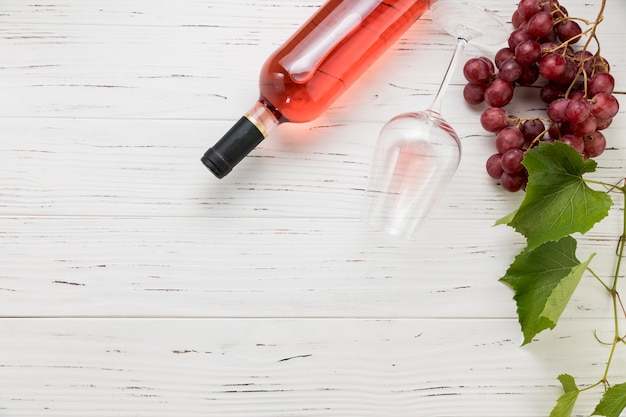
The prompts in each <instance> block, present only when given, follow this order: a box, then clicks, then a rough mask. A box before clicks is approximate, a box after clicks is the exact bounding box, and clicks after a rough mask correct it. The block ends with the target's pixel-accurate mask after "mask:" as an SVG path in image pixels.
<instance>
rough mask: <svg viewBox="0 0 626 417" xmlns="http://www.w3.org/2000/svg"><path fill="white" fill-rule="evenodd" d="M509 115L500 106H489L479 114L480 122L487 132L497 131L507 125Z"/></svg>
mask: <svg viewBox="0 0 626 417" xmlns="http://www.w3.org/2000/svg"><path fill="white" fill-rule="evenodd" d="M508 118H509V115H508V114H507V113H506V111H504V110H503V109H501V108H498V107H489V108H488V109H486V110H485V111H484V112H483V113H482V114H481V115H480V124H481V125H482V127H483V129H485V130H486V131H487V132H499V131H501V130H502V129H504V128H505V127H507V126H508V124H509V122H508Z"/></svg>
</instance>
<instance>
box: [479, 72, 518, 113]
mask: <svg viewBox="0 0 626 417" xmlns="http://www.w3.org/2000/svg"><path fill="white" fill-rule="evenodd" d="M513 92H514V87H513V84H512V83H511V82H509V81H507V80H505V79H502V78H497V79H495V80H493V82H492V83H491V84H489V85H488V86H487V89H486V90H485V101H486V102H487V104H488V105H490V106H491V107H504V106H506V105H507V104H509V102H510V101H511V99H512V98H513Z"/></svg>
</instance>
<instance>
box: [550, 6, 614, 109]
mask: <svg viewBox="0 0 626 417" xmlns="http://www.w3.org/2000/svg"><path fill="white" fill-rule="evenodd" d="M605 8H606V0H602V4H601V5H600V10H599V11H598V15H597V16H596V20H595V21H593V22H589V21H586V20H584V19H579V20H582V21H584V22H585V23H586V24H587V25H591V28H589V29H587V30H585V31H584V32H583V33H581V34H580V36H578V37H575V38H572V39H570V40H569V41H567V42H565V43H564V45H566V47H565V49H564V51H565V50H566V49H567V45H569V43H570V41H574V42H576V41H578V40H579V39H580V37H581V36H582V35H587V34H588V35H589V37H588V39H587V41H586V42H585V45H584V46H583V49H582V54H581V56H585V53H586V52H587V49H589V45H591V41H592V40H593V41H595V43H596V46H597V51H596V55H595V56H599V55H600V41H599V40H598V36H597V34H596V33H597V30H598V26H599V25H600V23H602V21H603V20H604V9H605ZM568 18H569V17H568ZM561 46H562V45H561ZM595 56H593V57H591V58H584V59H582V60H581V61H580V63H579V65H578V71H577V73H576V76H575V77H574V80H576V79H578V77H579V76H580V75H582V76H583V85H584V91H585V97H586V96H587V84H588V79H589V78H588V77H589V76H590V75H593V72H594V71H595V68H593V67H592V69H591V72H592V74H587V71H585V62H586V61H587V60H589V59H594V58H595ZM575 85H576V82H575V81H573V82H572V83H571V84H570V86H569V87H568V89H567V91H566V92H565V98H567V97H569V94H570V93H571V91H572V89H573V88H574V86H575Z"/></svg>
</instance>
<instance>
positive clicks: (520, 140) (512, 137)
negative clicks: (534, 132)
mask: <svg viewBox="0 0 626 417" xmlns="http://www.w3.org/2000/svg"><path fill="white" fill-rule="evenodd" d="M523 146H524V135H523V134H522V132H520V130H519V129H517V128H514V127H505V128H504V129H502V130H501V131H500V132H498V135H497V136H496V149H497V150H498V152H499V153H501V154H504V153H505V152H507V151H510V150H511V149H522V147H523Z"/></svg>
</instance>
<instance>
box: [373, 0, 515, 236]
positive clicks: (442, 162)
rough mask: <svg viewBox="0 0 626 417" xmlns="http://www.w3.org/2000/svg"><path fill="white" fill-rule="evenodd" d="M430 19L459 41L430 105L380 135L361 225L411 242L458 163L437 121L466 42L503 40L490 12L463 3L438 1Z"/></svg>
mask: <svg viewBox="0 0 626 417" xmlns="http://www.w3.org/2000/svg"><path fill="white" fill-rule="evenodd" d="M430 16H431V18H432V20H433V22H435V23H436V24H437V25H438V26H439V27H440V28H441V29H443V30H444V31H445V32H447V33H448V34H450V35H452V36H454V37H456V38H457V39H458V41H457V44H456V48H455V50H454V54H453V56H452V59H451V61H450V63H449V65H448V69H447V71H446V73H445V75H444V77H443V81H442V82H441V85H440V87H439V90H438V92H437V94H436V95H435V98H434V100H433V102H432V104H431V105H430V106H429V107H428V108H427V109H426V110H424V111H419V112H412V113H404V114H401V115H398V116H396V117H394V118H392V119H391V120H390V121H388V122H387V123H386V124H385V126H384V127H383V129H382V130H381V132H380V135H379V137H378V142H377V144H376V150H375V152H374V158H373V161H372V166H371V171H370V177H369V184H368V186H367V188H366V190H365V197H364V202H363V207H362V211H361V220H363V221H364V222H365V223H368V224H369V225H371V226H372V227H374V228H375V229H378V230H384V231H386V232H387V233H389V234H392V235H396V236H402V237H405V238H409V239H410V238H414V236H415V233H416V231H417V229H418V226H419V225H420V224H421V223H422V220H423V219H424V218H425V217H426V216H427V214H428V212H429V210H430V209H431V207H432V206H433V204H434V203H435V201H436V200H437V199H438V198H439V197H440V196H441V194H442V193H443V192H444V191H445V189H446V187H447V185H448V184H449V182H450V180H451V179H452V177H453V176H454V173H455V171H456V169H457V167H458V165H459V162H460V159H461V142H460V140H459V137H458V135H457V134H456V132H455V131H454V129H453V128H452V127H451V126H450V125H449V124H448V123H447V122H446V121H445V120H444V119H443V118H442V117H441V115H440V109H441V102H442V100H443V95H444V92H445V90H446V88H447V87H448V84H449V83H450V80H451V77H452V74H453V73H454V70H455V68H456V67H457V64H458V61H459V59H460V58H461V55H462V53H463V51H464V49H465V46H466V45H467V43H468V42H470V41H471V42H472V43H477V44H482V45H498V44H500V43H502V42H504V41H505V40H506V39H507V37H508V31H507V29H506V26H505V23H504V21H503V20H501V19H500V18H499V17H498V16H497V15H495V14H494V13H492V12H491V11H489V10H487V9H484V8H482V7H480V6H477V5H475V4H472V3H468V2H466V1H463V0H438V1H437V2H435V3H434V4H433V5H432V6H431V7H430Z"/></svg>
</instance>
